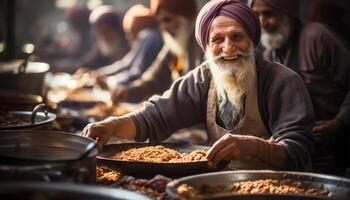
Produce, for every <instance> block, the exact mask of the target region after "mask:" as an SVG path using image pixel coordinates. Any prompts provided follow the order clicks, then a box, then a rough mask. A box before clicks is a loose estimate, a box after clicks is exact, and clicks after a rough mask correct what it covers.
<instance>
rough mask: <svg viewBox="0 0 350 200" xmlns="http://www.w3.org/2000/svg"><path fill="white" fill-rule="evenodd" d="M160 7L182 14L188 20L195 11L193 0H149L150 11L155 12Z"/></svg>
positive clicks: (192, 16) (193, 15) (195, 6)
mask: <svg viewBox="0 0 350 200" xmlns="http://www.w3.org/2000/svg"><path fill="white" fill-rule="evenodd" d="M160 9H165V10H167V11H169V12H171V13H173V14H176V15H182V16H184V17H186V18H187V19H189V20H192V19H193V18H194V17H195V16H196V13H197V5H196V1H195V0H151V11H152V12H153V13H154V14H157V13H158V12H159V10H160Z"/></svg>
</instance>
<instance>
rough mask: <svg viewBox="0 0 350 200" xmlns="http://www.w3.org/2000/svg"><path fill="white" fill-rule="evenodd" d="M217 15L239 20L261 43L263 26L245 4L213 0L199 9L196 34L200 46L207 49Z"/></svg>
mask: <svg viewBox="0 0 350 200" xmlns="http://www.w3.org/2000/svg"><path fill="white" fill-rule="evenodd" d="M217 16H227V17H231V18H232V19H234V20H236V21H238V22H239V23H240V24H241V26H242V27H243V29H244V30H245V32H246V33H247V34H248V36H249V37H250V39H251V40H252V41H253V42H254V44H255V45H257V44H258V43H259V40H260V34H261V28H260V22H259V18H258V17H257V16H256V15H255V13H254V12H253V11H252V10H251V9H250V8H249V7H248V6H247V5H245V4H243V3H241V2H240V1H237V0H212V1H209V2H208V3H207V4H205V5H204V6H203V8H202V9H201V10H200V11H199V14H198V16H197V20H196V30H195V35H196V39H197V42H198V44H199V46H200V47H201V48H202V49H203V50H205V48H206V47H207V44H208V39H209V29H210V26H211V23H212V22H213V20H214V19H215V18H216V17H217Z"/></svg>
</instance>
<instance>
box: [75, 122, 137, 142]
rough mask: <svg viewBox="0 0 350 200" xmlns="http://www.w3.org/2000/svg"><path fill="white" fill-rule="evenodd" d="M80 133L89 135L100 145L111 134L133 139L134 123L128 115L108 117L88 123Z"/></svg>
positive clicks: (134, 134) (106, 140)
mask: <svg viewBox="0 0 350 200" xmlns="http://www.w3.org/2000/svg"><path fill="white" fill-rule="evenodd" d="M81 135H83V136H85V137H90V138H92V139H94V140H96V141H97V142H98V143H99V144H102V145H104V144H106V143H107V142H108V140H109V138H110V137H111V136H117V137H120V138H124V139H128V140H133V139H135V136H136V125H135V122H134V120H133V119H132V118H131V117H130V116H128V115H125V116H122V117H109V118H107V119H105V120H103V121H100V122H95V123H90V124H88V125H87V126H86V127H85V128H84V130H83V132H82V133H81Z"/></svg>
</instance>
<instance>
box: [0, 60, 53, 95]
mask: <svg viewBox="0 0 350 200" xmlns="http://www.w3.org/2000/svg"><path fill="white" fill-rule="evenodd" d="M21 66H22V67H21ZM49 69H50V66H49V65H48V64H47V63H42V62H28V64H27V65H26V66H25V67H23V65H21V62H20V61H13V62H9V63H2V64H1V66H0V89H11V90H16V91H20V92H21V93H25V94H36V95H40V96H43V95H44V90H45V83H44V78H45V74H46V73H47V72H48V71H49Z"/></svg>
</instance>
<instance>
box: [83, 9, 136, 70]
mask: <svg viewBox="0 0 350 200" xmlns="http://www.w3.org/2000/svg"><path fill="white" fill-rule="evenodd" d="M89 21H90V24H91V26H92V28H93V31H94V33H95V43H94V48H93V49H92V50H91V51H90V52H89V54H87V55H85V56H84V57H83V58H82V62H81V63H80V65H79V67H86V68H90V69H96V68H99V67H102V66H106V65H109V64H112V63H113V62H115V61H116V60H119V59H121V58H122V57H123V56H124V55H125V54H126V53H127V51H128V50H129V45H128V42H127V39H126V36H125V33H124V31H123V27H122V15H121V13H120V12H119V11H117V9H116V8H115V7H114V6H111V5H102V6H99V7H97V8H95V9H94V10H93V11H92V12H91V14H90V17H89Z"/></svg>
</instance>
